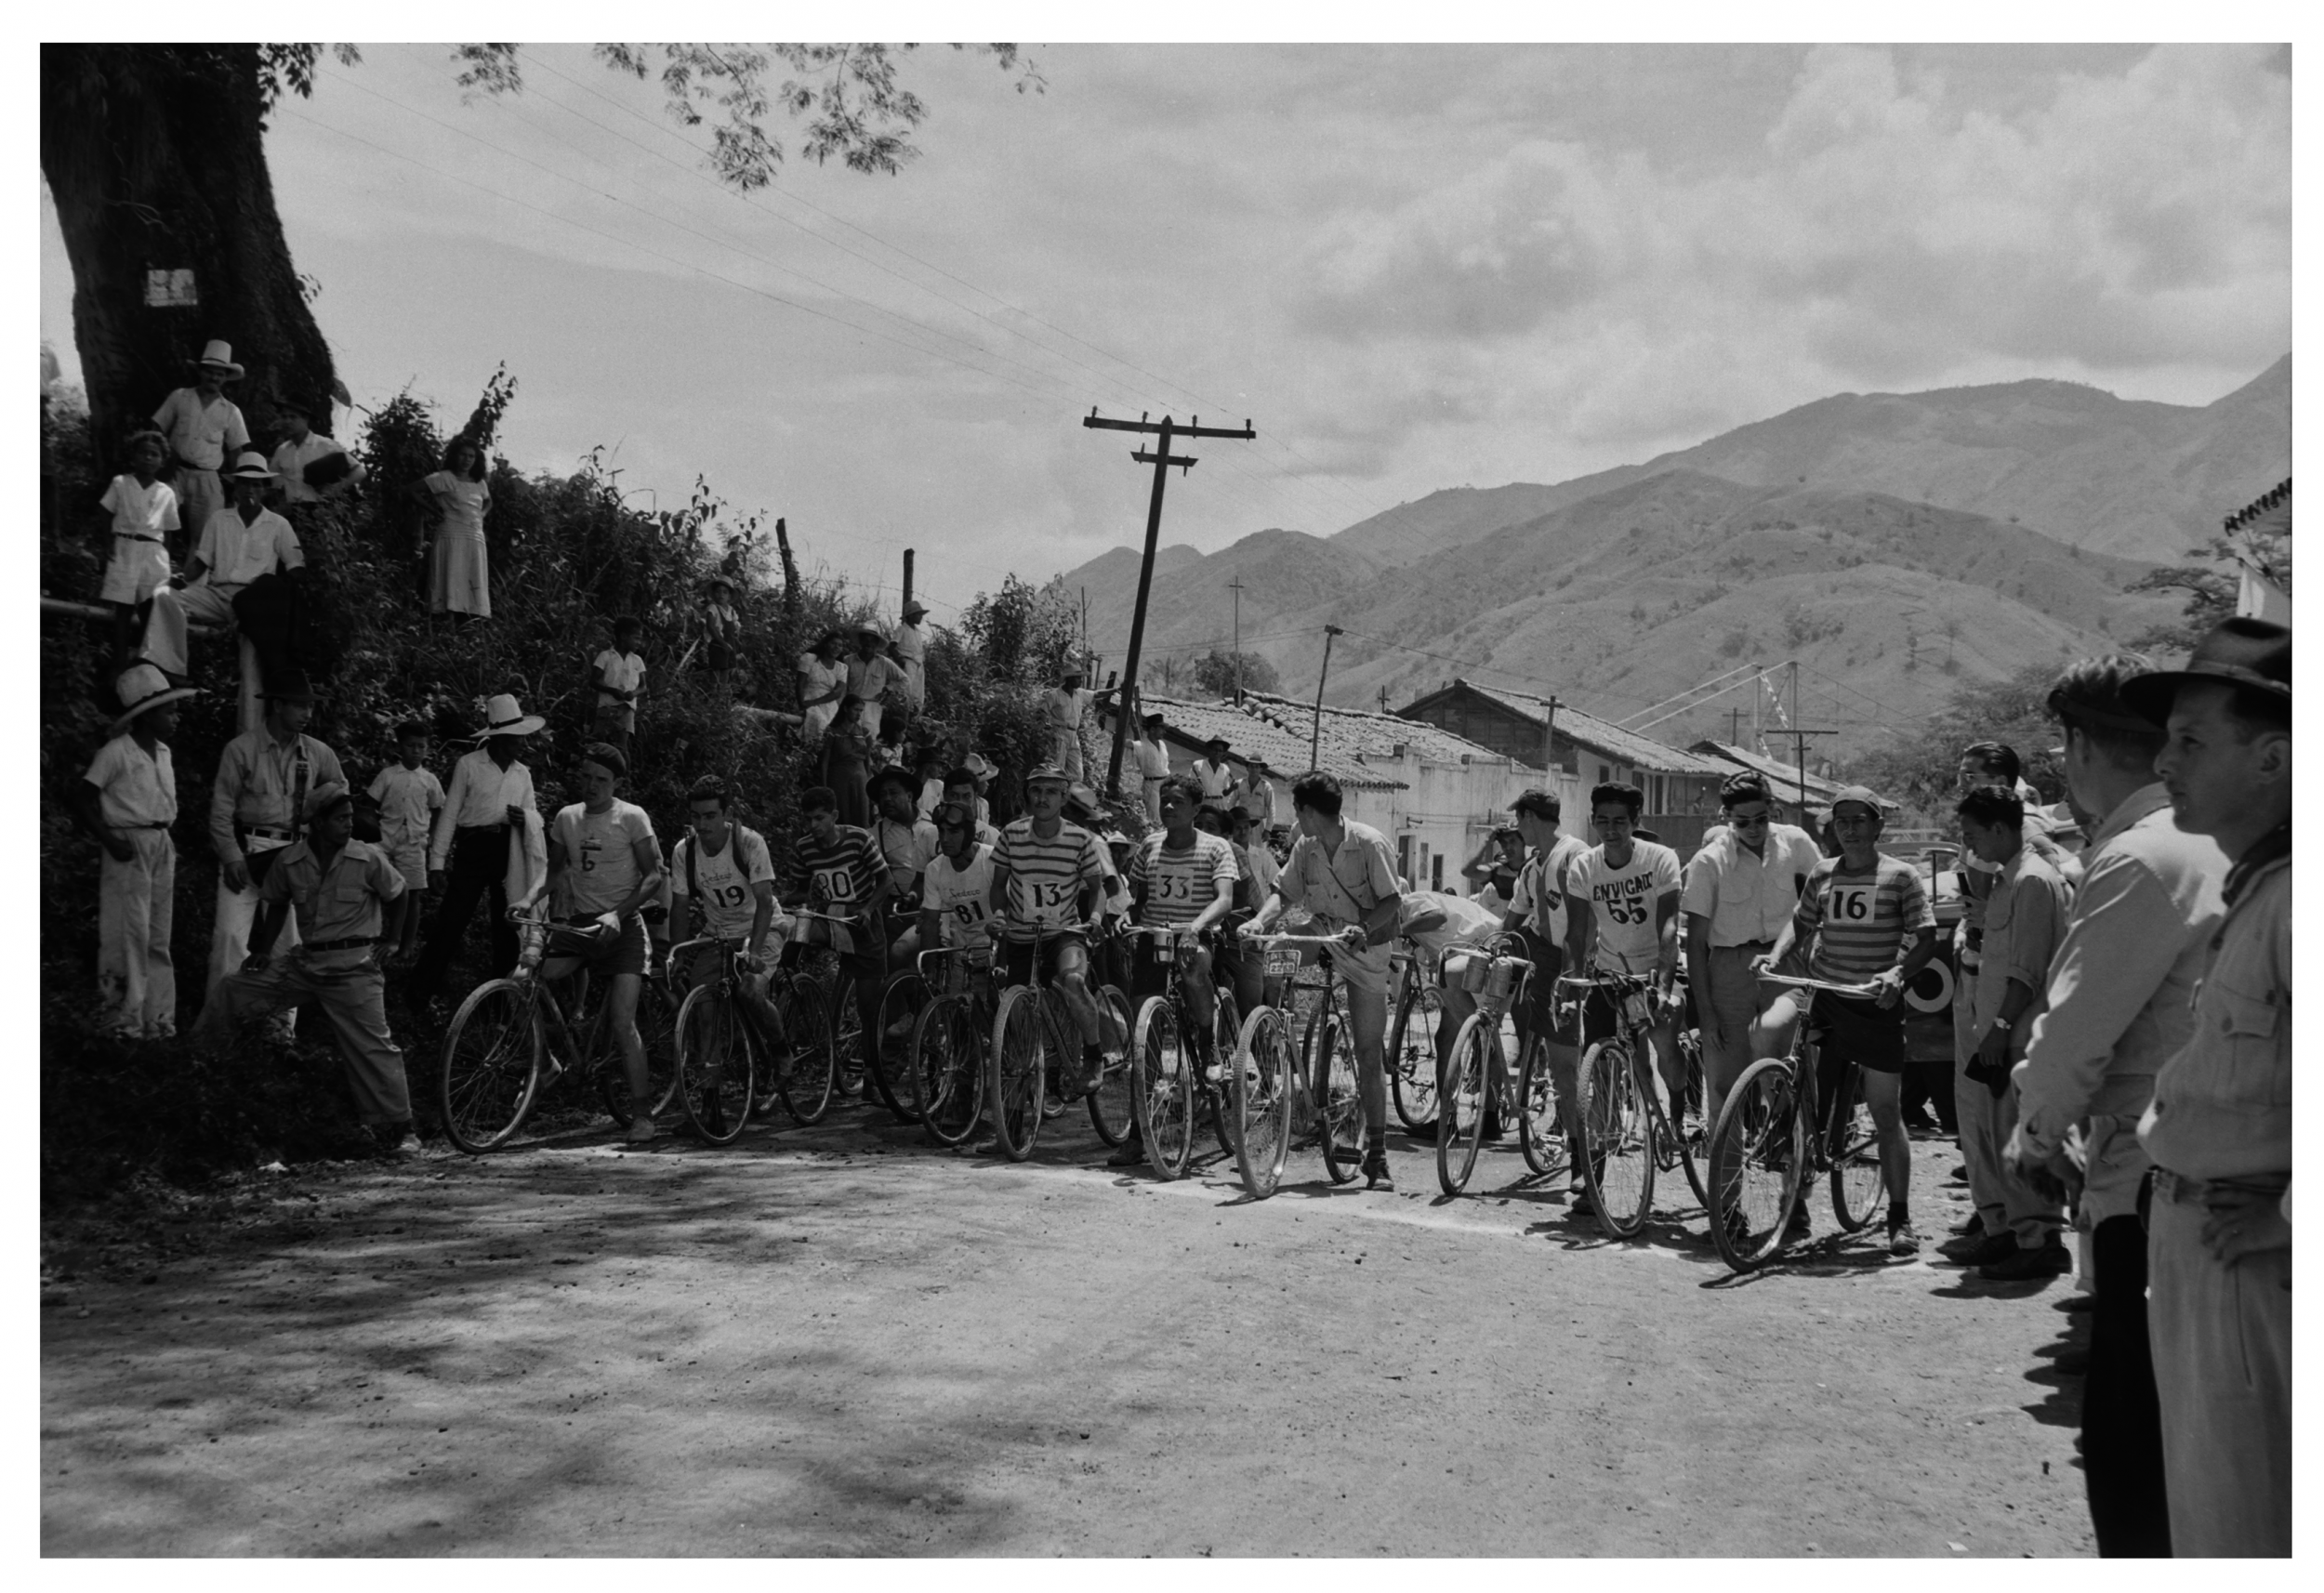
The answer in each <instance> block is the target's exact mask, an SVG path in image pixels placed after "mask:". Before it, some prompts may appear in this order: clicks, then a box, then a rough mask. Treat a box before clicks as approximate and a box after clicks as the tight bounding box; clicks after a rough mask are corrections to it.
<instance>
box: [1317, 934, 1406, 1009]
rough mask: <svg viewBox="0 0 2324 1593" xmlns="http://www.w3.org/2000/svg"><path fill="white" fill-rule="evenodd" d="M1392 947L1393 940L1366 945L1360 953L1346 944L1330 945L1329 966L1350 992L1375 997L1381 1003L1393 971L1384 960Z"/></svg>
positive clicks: (1386, 992)
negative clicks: (1338, 974) (1338, 975)
mask: <svg viewBox="0 0 2324 1593" xmlns="http://www.w3.org/2000/svg"><path fill="white" fill-rule="evenodd" d="M1392 952H1393V941H1392V942H1389V943H1387V944H1382V945H1378V946H1366V947H1365V948H1364V949H1363V950H1362V951H1360V952H1358V951H1351V950H1349V949H1348V948H1347V947H1346V946H1334V947H1332V948H1331V966H1332V967H1333V968H1337V969H1338V970H1339V972H1340V979H1342V980H1343V981H1346V983H1347V987H1348V993H1349V994H1351V995H1369V996H1375V997H1378V998H1379V999H1380V1002H1381V1003H1382V1004H1385V1003H1386V1001H1387V999H1388V983H1389V980H1390V977H1391V975H1392V974H1393V968H1391V967H1390V966H1389V961H1388V959H1389V956H1390V954H1392Z"/></svg>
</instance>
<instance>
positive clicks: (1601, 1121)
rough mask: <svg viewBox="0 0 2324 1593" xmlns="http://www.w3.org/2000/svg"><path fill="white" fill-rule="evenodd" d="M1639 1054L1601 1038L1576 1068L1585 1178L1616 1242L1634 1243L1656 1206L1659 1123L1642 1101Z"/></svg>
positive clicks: (1604, 1226) (1601, 1218)
mask: <svg viewBox="0 0 2324 1593" xmlns="http://www.w3.org/2000/svg"><path fill="white" fill-rule="evenodd" d="M1639 1067H1640V1062H1639V1060H1638V1054H1637V1053H1636V1052H1634V1051H1632V1050H1631V1046H1630V1042H1629V1041H1628V1040H1622V1039H1614V1040H1600V1041H1598V1042H1597V1043H1596V1044H1595V1045H1593V1046H1591V1047H1590V1048H1589V1049H1588V1050H1586V1051H1584V1052H1583V1053H1582V1055H1581V1062H1580V1065H1579V1066H1578V1067H1577V1068H1576V1069H1575V1070H1574V1117H1575V1120H1576V1122H1577V1123H1578V1124H1579V1125H1580V1127H1581V1176H1582V1181H1583V1182H1584V1183H1585V1184H1586V1185H1587V1186H1588V1187H1589V1190H1590V1201H1591V1205H1595V1206H1596V1207H1597V1208H1598V1226H1599V1227H1600V1228H1602V1229H1604V1231H1605V1233H1606V1236H1607V1237H1608V1238H1612V1239H1635V1238H1636V1237H1637V1236H1638V1232H1639V1230H1641V1229H1643V1228H1644V1227H1645V1226H1646V1213H1647V1211H1648V1210H1650V1209H1651V1208H1652V1206H1653V1205H1654V1193H1655V1157H1654V1125H1653V1123H1652V1121H1651V1120H1650V1119H1649V1117H1648V1115H1647V1113H1648V1111H1649V1108H1648V1107H1647V1105H1646V1103H1645V1101H1644V1100H1643V1099H1641V1089H1640V1085H1639V1080H1638V1070H1639Z"/></svg>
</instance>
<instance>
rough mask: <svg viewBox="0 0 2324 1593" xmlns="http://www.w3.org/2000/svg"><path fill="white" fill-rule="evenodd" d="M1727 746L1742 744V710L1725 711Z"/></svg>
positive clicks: (1731, 709) (1730, 709)
mask: <svg viewBox="0 0 2324 1593" xmlns="http://www.w3.org/2000/svg"><path fill="white" fill-rule="evenodd" d="M1727 744H1728V745H1729V746H1741V745H1742V744H1743V710H1742V709H1740V708H1729V709H1728V710H1727Z"/></svg>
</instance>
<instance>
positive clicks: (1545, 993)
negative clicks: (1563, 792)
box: [1502, 786, 1591, 1216]
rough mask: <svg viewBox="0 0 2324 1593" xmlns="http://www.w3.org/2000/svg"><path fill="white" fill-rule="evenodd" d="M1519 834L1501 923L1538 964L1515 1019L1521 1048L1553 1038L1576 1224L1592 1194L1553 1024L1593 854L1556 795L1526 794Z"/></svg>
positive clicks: (1553, 1070)
mask: <svg viewBox="0 0 2324 1593" xmlns="http://www.w3.org/2000/svg"><path fill="white" fill-rule="evenodd" d="M1514 811H1515V813H1516V817H1517V830H1518V834H1519V835H1521V836H1523V837H1524V839H1525V851H1526V861H1525V868H1524V869H1523V870H1522V871H1520V872H1519V874H1518V875H1517V889H1516V892H1515V894H1514V895H1513V896H1512V898H1511V900H1510V903H1509V912H1508V914H1507V915H1506V916H1505V917H1504V918H1503V920H1502V927H1503V928H1509V929H1514V930H1516V931H1517V932H1518V933H1519V934H1520V935H1522V936H1523V937H1524V939H1525V954H1526V955H1527V956H1528V957H1530V958H1531V959H1532V962H1533V977H1532V978H1531V979H1530V980H1528V981H1526V984H1525V1004H1524V1005H1523V1006H1522V1007H1520V1008H1519V1009H1518V1013H1517V1038H1518V1047H1519V1050H1520V1053H1521V1054H1522V1052H1523V1050H1524V1048H1525V1047H1527V1046H1530V1045H1531V1044H1532V1043H1533V1036H1534V1035H1535V1034H1537V1033H1538V1034H1544V1035H1546V1036H1547V1037H1548V1040H1547V1044H1548V1047H1549V1061H1550V1079H1551V1082H1552V1084H1553V1085H1554V1086H1556V1091H1557V1116H1558V1126H1560V1127H1561V1128H1562V1129H1563V1130H1564V1131H1565V1143H1566V1148H1567V1150H1568V1151H1569V1152H1570V1154H1569V1155H1568V1156H1567V1158H1566V1164H1565V1165H1566V1168H1567V1173H1566V1177H1567V1179H1568V1181H1567V1184H1566V1187H1565V1199H1566V1210H1567V1211H1568V1212H1570V1213H1572V1214H1573V1215H1575V1216H1583V1215H1586V1214H1588V1212H1589V1211H1590V1209H1591V1207H1590V1186H1589V1184H1588V1183H1587V1182H1585V1181H1584V1179H1583V1178H1582V1171H1581V1124H1580V1122H1579V1120H1578V1119H1577V1118H1576V1117H1575V1116H1574V1087H1575V1086H1574V1065H1575V1063H1576V1062H1577V1061H1578V1060H1579V1055H1580V1054H1579V1053H1578V1051H1577V1050H1576V1049H1575V1048H1574V1047H1572V1046H1570V1045H1568V1044H1566V1037H1565V1034H1564V1033H1561V1032H1560V1031H1559V1029H1558V1027H1557V1024H1556V1021H1555V1020H1554V1018H1553V1016H1552V1012H1553V1009H1554V1007H1555V1002H1556V994H1557V976H1558V975H1559V974H1561V973H1563V972H1564V971H1565V939H1566V931H1567V928H1568V920H1569V917H1570V915H1568V914H1567V912H1566V910H1565V889H1566V885H1567V883H1568V880H1569V877H1570V875H1571V873H1572V870H1573V866H1574V863H1575V862H1577V861H1578V859H1579V858H1580V857H1581V854H1582V853H1583V852H1585V851H1587V850H1589V843H1587V842H1586V841H1584V840H1582V839H1581V837H1580V836H1564V835H1560V834H1558V822H1559V819H1560V818H1561V816H1562V815H1563V813H1564V811H1565V810H1564V805H1563V804H1562V803H1560V802H1559V801H1558V798H1557V794H1556V793H1555V792H1553V791H1544V790H1542V789H1540V788H1539V787H1538V786H1537V787H1535V788H1534V789H1532V790H1530V791H1525V792H1523V793H1521V794H1520V795H1519V796H1518V797H1517V801H1516V803H1515V805H1514Z"/></svg>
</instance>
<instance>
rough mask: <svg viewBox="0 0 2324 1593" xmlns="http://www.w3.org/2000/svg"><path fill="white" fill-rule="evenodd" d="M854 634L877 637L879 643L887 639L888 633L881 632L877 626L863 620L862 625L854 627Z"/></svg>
mask: <svg viewBox="0 0 2324 1593" xmlns="http://www.w3.org/2000/svg"><path fill="white" fill-rule="evenodd" d="M855 634H856V635H857V636H871V637H878V639H880V640H881V641H885V640H887V639H888V633H887V632H886V631H884V630H881V629H880V628H879V627H878V625H874V624H872V623H871V621H869V620H865V622H864V623H863V624H862V625H857V626H856V627H855Z"/></svg>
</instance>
